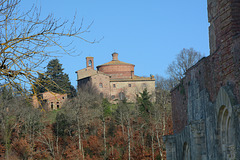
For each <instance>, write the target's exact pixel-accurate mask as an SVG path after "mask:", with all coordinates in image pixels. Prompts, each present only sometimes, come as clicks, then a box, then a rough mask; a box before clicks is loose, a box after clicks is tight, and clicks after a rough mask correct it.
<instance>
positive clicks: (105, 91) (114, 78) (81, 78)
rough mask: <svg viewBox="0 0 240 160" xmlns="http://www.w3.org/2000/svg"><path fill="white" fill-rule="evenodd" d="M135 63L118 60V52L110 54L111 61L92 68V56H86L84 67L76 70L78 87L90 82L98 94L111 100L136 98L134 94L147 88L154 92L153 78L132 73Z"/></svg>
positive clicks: (151, 92) (131, 100)
mask: <svg viewBox="0 0 240 160" xmlns="http://www.w3.org/2000/svg"><path fill="white" fill-rule="evenodd" d="M134 67H135V65H133V64H130V63H125V62H122V61H119V60H118V53H113V54H112V61H110V62H108V63H104V64H102V65H99V66H97V70H95V69H94V60H93V57H86V68H84V69H81V70H78V71H76V73H77V81H78V88H80V87H81V86H84V85H86V84H87V83H91V84H92V85H95V87H96V88H97V89H98V91H99V92H100V94H101V95H102V96H104V97H107V98H109V99H110V100H111V101H112V102H113V101H117V100H123V99H124V98H126V99H127V100H128V101H129V102H134V101H135V100H136V94H138V93H139V92H142V91H143V89H145V88H147V90H148V92H149V93H150V94H153V95H154V93H155V78H154V76H150V77H139V76H136V75H134Z"/></svg>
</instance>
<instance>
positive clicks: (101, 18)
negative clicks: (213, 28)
mask: <svg viewBox="0 0 240 160" xmlns="http://www.w3.org/2000/svg"><path fill="white" fill-rule="evenodd" d="M33 4H35V5H37V6H39V7H40V8H41V13H42V16H43V17H44V16H46V15H48V14H53V15H54V16H55V17H56V18H61V19H62V20H69V19H70V20H72V19H73V17H74V15H75V13H76V14H77V19H76V24H80V23H81V21H82V19H83V23H84V26H85V27H87V26H88V25H89V24H91V23H92V22H93V24H92V26H91V28H90V32H89V33H87V34H84V35H83V37H84V38H86V39H88V40H90V41H93V40H94V39H96V40H100V42H99V43H95V44H90V43H87V42H84V41H81V40H77V41H75V42H74V43H73V45H74V46H73V47H74V49H75V53H73V54H74V55H76V54H79V55H78V56H69V55H61V56H60V57H58V58H59V60H60V63H61V64H63V68H64V72H65V73H67V74H68V75H69V78H70V80H71V83H72V85H73V86H75V87H76V85H77V82H76V80H77V75H76V73H75V71H77V70H80V69H83V68H85V67H86V60H85V57H87V56H92V57H94V65H95V67H96V66H98V65H101V64H103V63H106V62H109V61H111V60H112V55H111V54H112V53H113V52H117V53H118V54H119V56H118V57H119V60H120V61H124V62H127V63H131V64H134V65H135V75H138V76H149V75H150V74H152V75H156V74H158V75H161V76H163V77H167V74H166V70H167V66H168V65H169V64H170V63H171V62H172V61H173V60H174V59H175V58H176V55H177V54H178V53H179V52H180V51H181V50H182V49H183V48H194V49H195V50H196V51H199V52H201V53H202V54H203V55H204V56H208V55H209V39H208V26H209V23H208V20H207V0H181V1H180V0H171V1H169V0H67V1H66V0H22V3H21V8H22V9H24V10H27V9H29V8H31V6H32V5H33Z"/></svg>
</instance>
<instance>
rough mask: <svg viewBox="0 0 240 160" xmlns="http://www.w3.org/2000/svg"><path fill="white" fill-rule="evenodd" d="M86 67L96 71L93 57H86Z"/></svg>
mask: <svg viewBox="0 0 240 160" xmlns="http://www.w3.org/2000/svg"><path fill="white" fill-rule="evenodd" d="M86 67H87V68H92V69H94V61H93V57H86Z"/></svg>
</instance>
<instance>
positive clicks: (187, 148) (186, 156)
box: [183, 142, 190, 160]
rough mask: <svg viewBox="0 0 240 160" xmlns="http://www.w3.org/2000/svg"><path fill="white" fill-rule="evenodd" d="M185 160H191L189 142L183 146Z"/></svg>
mask: <svg viewBox="0 0 240 160" xmlns="http://www.w3.org/2000/svg"><path fill="white" fill-rule="evenodd" d="M183 160H190V150H189V147H188V144H187V142H185V143H184V145H183Z"/></svg>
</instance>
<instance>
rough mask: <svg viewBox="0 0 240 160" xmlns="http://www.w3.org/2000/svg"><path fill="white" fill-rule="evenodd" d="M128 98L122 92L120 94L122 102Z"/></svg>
mask: <svg viewBox="0 0 240 160" xmlns="http://www.w3.org/2000/svg"><path fill="white" fill-rule="evenodd" d="M125 98H126V97H125V94H124V93H123V92H120V93H119V99H120V100H124V99H125Z"/></svg>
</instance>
